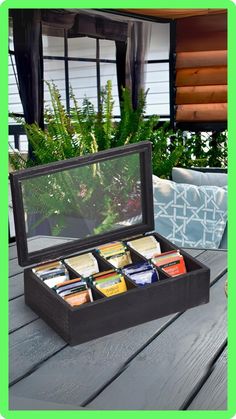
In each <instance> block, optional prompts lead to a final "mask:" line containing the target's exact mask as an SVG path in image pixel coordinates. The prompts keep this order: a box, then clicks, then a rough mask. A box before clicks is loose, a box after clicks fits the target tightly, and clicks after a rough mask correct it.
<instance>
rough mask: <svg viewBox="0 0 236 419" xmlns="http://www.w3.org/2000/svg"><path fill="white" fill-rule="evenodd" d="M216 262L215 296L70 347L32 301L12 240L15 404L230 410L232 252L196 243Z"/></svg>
mask: <svg viewBox="0 0 236 419" xmlns="http://www.w3.org/2000/svg"><path fill="white" fill-rule="evenodd" d="M188 252H189V253H191V254H192V255H193V256H195V257H197V258H198V259H199V260H200V261H202V262H203V263H205V264H206V265H207V266H208V267H209V268H210V269H211V291H210V303H209V304H206V305H202V306H199V307H196V308H193V309H190V310H188V311H186V312H184V313H176V314H173V315H170V316H167V317H164V318H162V319H158V320H154V321H151V322H148V323H145V324H142V325H139V326H136V327H133V328H130V329H126V330H123V331H120V332H118V333H114V334H111V335H109V336H105V337H102V338H99V339H95V340H93V341H90V342H86V343H83V344H81V345H78V346H74V347H70V346H69V345H68V344H67V343H66V342H65V341H64V340H63V339H62V338H60V337H59V336H58V335H57V334H56V333H55V332H54V331H53V330H52V329H51V328H50V327H49V326H47V324H46V323H45V322H44V321H43V320H41V319H40V318H39V317H38V316H37V315H36V314H35V313H34V312H33V311H32V310H31V309H30V308H28V307H27V306H26V305H25V304H24V289H23V272H22V271H23V270H22V268H21V267H20V266H19V265H18V262H17V251H16V246H15V245H14V244H11V245H10V247H9V258H10V261H9V270H10V278H9V299H10V301H9V329H10V330H9V382H10V390H9V408H10V409H13V410H21V409H25V410H27V409H36V410H41V409H44V410H45V409H46V410H50V409H55V410H105V409H108V410H117V409H127V410H128V409H131V410H188V409H189V410H225V409H227V392H226V390H227V384H226V383H227V376H226V371H227V341H226V338H227V324H226V317H227V316H226V314H227V313H226V309H227V299H226V296H225V292H224V285H225V280H226V277H227V252H226V251H224V250H197V249H194V250H188Z"/></svg>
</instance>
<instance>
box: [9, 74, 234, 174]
mask: <svg viewBox="0 0 236 419" xmlns="http://www.w3.org/2000/svg"><path fill="white" fill-rule="evenodd" d="M47 85H48V88H49V92H50V96H51V107H46V108H45V114H44V116H45V126H46V128H45V129H44V130H42V129H40V128H39V126H38V125H37V124H31V125H29V124H26V123H25V122H24V120H23V119H20V118H15V119H16V120H17V122H19V123H21V124H22V125H23V127H24V128H25V131H26V134H27V136H28V140H29V143H30V144H31V148H32V150H33V153H34V159H24V157H23V156H21V154H20V153H19V152H17V151H14V150H12V152H11V153H10V156H9V159H10V163H11V165H12V167H13V168H14V169H21V168H25V167H29V166H34V165H39V164H44V163H50V162H53V161H57V160H64V159H68V158H71V157H76V156H81V155H85V154H87V153H94V152H97V151H100V150H105V149H108V148H111V147H117V146H122V145H125V144H131V143H136V142H139V141H143V140H149V141H151V142H152V145H153V173H154V174H156V175H157V176H160V177H164V178H168V177H170V175H171V170H172V167H173V166H176V165H179V166H182V167H191V166H196V167H197V166H211V167H213V166H215V167H225V166H226V165H227V133H226V132H224V133H218V134H217V135H214V136H213V135H212V136H211V135H210V134H205V136H204V137H203V136H201V135H200V134H199V133H183V132H182V131H180V130H178V131H173V130H172V129H170V127H169V124H168V123H165V124H164V125H162V126H161V127H160V126H159V125H158V121H159V118H158V116H157V115H152V116H151V117H149V118H145V107H146V98H147V94H148V92H144V91H142V90H141V91H140V92H139V97H138V104H137V108H136V109H133V107H132V101H131V94H130V91H129V90H128V89H123V90H122V103H121V117H120V120H119V121H118V122H117V121H115V120H114V117H113V107H114V101H113V98H112V84H111V81H108V82H107V84H106V86H105V87H104V88H103V89H102V91H101V103H100V107H99V110H98V112H97V111H95V109H94V106H93V104H92V103H91V102H90V101H89V100H88V99H87V98H86V97H85V98H84V99H83V102H82V106H81V107H79V105H78V101H77V99H76V97H75V95H74V93H73V90H72V89H70V100H71V104H72V106H71V109H70V114H68V113H67V111H66V110H65V108H64V106H63V105H62V102H61V98H60V92H59V90H58V89H57V87H56V85H55V84H54V83H47Z"/></svg>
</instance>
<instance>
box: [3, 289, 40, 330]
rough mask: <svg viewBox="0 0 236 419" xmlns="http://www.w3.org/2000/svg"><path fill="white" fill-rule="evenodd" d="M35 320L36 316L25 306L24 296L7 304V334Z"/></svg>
mask: <svg viewBox="0 0 236 419" xmlns="http://www.w3.org/2000/svg"><path fill="white" fill-rule="evenodd" d="M37 318H38V316H37V314H35V313H34V311H32V310H31V309H30V308H29V307H27V306H26V305H25V303H24V296H21V297H18V298H16V299H15V300H12V301H10V302H9V332H13V331H14V330H16V329H18V328H19V327H22V326H24V325H26V324H27V323H30V322H31V321H33V320H35V319H37Z"/></svg>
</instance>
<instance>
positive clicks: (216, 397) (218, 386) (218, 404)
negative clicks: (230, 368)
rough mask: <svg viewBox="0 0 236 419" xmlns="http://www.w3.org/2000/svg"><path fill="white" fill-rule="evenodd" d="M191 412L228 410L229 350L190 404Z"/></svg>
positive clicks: (225, 351)
mask: <svg viewBox="0 0 236 419" xmlns="http://www.w3.org/2000/svg"><path fill="white" fill-rule="evenodd" d="M188 409H189V410H226V409H227V349H225V350H224V351H223V352H222V354H221V356H220V357H219V358H218V360H217V361H216V363H215V365H214V368H213V371H212V373H211V375H210V377H209V378H208V380H207V381H206V382H205V384H204V385H203V386H202V388H201V390H200V391H199V393H198V394H197V396H196V397H195V398H194V400H193V402H192V403H191V404H190V406H189V408H188Z"/></svg>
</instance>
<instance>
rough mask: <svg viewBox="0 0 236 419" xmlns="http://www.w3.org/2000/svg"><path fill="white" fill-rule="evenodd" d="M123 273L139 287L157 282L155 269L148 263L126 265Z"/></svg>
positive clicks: (157, 276)
mask: <svg viewBox="0 0 236 419" xmlns="http://www.w3.org/2000/svg"><path fill="white" fill-rule="evenodd" d="M123 272H124V273H125V274H126V275H127V276H128V277H129V278H130V279H132V281H134V282H135V283H136V284H137V285H139V286H144V285H148V284H152V283H153V282H157V281H158V280H159V275H158V273H157V271H156V269H155V268H154V267H153V266H152V265H151V264H150V263H148V262H141V263H136V264H134V265H127V266H125V267H124V268H123Z"/></svg>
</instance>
